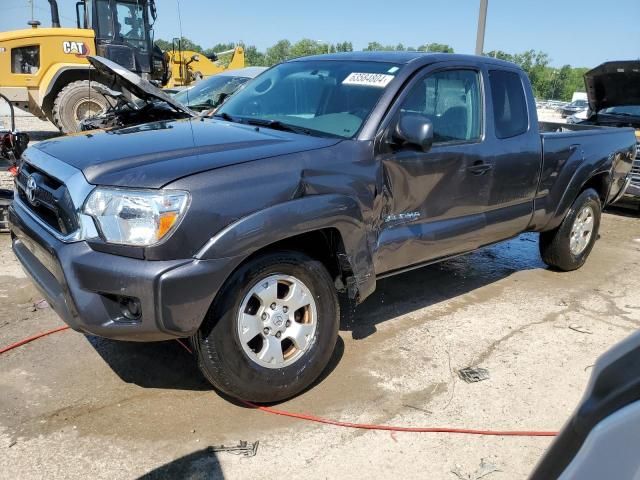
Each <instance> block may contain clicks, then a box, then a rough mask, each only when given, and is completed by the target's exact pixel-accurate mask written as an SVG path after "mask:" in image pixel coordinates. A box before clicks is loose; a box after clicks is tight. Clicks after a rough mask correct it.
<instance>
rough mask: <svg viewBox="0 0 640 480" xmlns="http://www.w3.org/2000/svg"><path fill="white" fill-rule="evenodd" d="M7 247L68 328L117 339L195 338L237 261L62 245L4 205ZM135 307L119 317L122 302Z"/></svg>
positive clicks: (21, 211) (15, 207) (22, 213)
mask: <svg viewBox="0 0 640 480" xmlns="http://www.w3.org/2000/svg"><path fill="white" fill-rule="evenodd" d="M9 223H10V227H11V236H12V248H13V251H14V253H15V254H16V256H17V257H18V260H20V263H21V264H22V266H23V268H24V270H25V271H26V273H27V274H28V275H29V276H30V277H31V279H32V280H33V282H34V283H35V285H36V287H37V288H38V290H40V292H41V293H42V294H43V295H44V297H45V298H46V300H47V301H48V302H49V304H50V305H51V307H52V308H53V310H54V311H55V312H56V313H57V314H58V315H59V316H60V317H61V318H62V319H63V320H64V321H65V323H67V324H68V325H69V326H70V327H71V328H73V329H74V330H77V331H81V332H86V333H90V334H94V335H99V336H102V337H108V338H113V339H118V340H132V341H156V340H167V339H172V338H178V337H186V336H190V335H192V334H194V333H195V332H196V331H197V329H198V328H199V327H200V324H201V323H202V320H203V319H204V317H205V315H206V314H207V311H208V309H209V306H210V305H211V303H212V302H213V299H214V297H215V295H216V293H217V291H218V290H219V289H220V287H221V286H222V284H223V282H224V281H225V280H226V278H227V277H228V276H229V274H230V273H231V271H232V270H233V268H235V266H236V265H237V264H238V263H239V259H235V258H222V259H215V260H195V259H191V258H190V259H184V260H169V261H148V260H140V259H135V258H129V257H123V256H118V255H112V254H108V253H102V252H97V251H94V250H92V249H91V247H90V246H89V245H88V244H87V243H86V242H84V241H77V242H72V243H64V242H62V241H60V240H59V239H57V238H55V237H54V236H53V235H52V234H51V233H49V232H48V231H47V230H45V229H44V228H43V227H42V226H41V225H40V224H39V223H37V222H36V221H35V220H34V219H33V218H32V217H31V216H30V214H29V213H28V212H26V211H24V207H21V206H20V205H19V204H17V203H14V204H13V205H12V206H11V207H10V208H9ZM123 298H134V299H137V300H138V301H139V302H140V307H141V308H140V311H141V315H140V316H139V318H136V319H135V320H130V319H128V318H126V317H125V315H124V314H123V312H122V306H121V301H120V300H121V299H123Z"/></svg>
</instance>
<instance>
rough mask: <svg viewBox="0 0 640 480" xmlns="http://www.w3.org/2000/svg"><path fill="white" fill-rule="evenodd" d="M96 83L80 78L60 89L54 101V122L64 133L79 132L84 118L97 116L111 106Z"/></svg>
mask: <svg viewBox="0 0 640 480" xmlns="http://www.w3.org/2000/svg"><path fill="white" fill-rule="evenodd" d="M95 85H96V82H89V80H79V81H77V82H71V83H70V84H69V85H67V86H65V87H64V88H63V89H62V90H60V92H59V93H58V96H57V97H56V99H55V101H54V102H53V123H55V125H56V126H57V127H58V128H59V129H60V130H61V131H62V132H63V133H74V132H78V131H79V130H80V122H81V121H82V120H84V119H86V118H91V117H95V116H96V115H99V114H101V113H103V112H104V111H106V110H107V108H108V107H109V106H110V104H109V102H108V101H107V99H106V98H105V97H104V95H102V94H101V93H100V92H98V90H96V88H95Z"/></svg>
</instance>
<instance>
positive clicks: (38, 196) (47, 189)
mask: <svg viewBox="0 0 640 480" xmlns="http://www.w3.org/2000/svg"><path fill="white" fill-rule="evenodd" d="M30 177H32V178H33V179H34V180H35V184H36V188H35V189H33V191H32V198H31V199H29V196H28V195H27V183H28V181H29V178H30ZM16 190H17V192H18V195H19V197H20V200H22V202H23V203H24V204H25V205H26V206H27V208H29V209H30V210H31V211H32V212H33V213H34V214H35V215H36V216H37V217H38V218H39V219H40V220H42V221H43V222H44V223H45V224H47V225H48V226H49V227H51V228H52V229H53V230H55V231H56V232H58V233H60V234H62V235H65V236H66V235H70V234H72V233H74V232H75V231H76V230H78V228H79V223H78V217H77V215H76V213H75V208H74V206H73V201H72V200H71V196H70V195H69V191H68V190H67V187H66V186H65V185H64V184H63V183H62V182H60V181H59V180H57V179H55V178H53V177H51V176H50V175H47V174H46V173H45V172H43V171H42V170H38V169H37V168H35V167H34V166H33V165H30V164H29V163H27V162H23V163H22V165H21V166H20V170H19V173H18V176H17V178H16Z"/></svg>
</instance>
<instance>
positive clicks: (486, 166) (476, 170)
mask: <svg viewBox="0 0 640 480" xmlns="http://www.w3.org/2000/svg"><path fill="white" fill-rule="evenodd" d="M492 168H493V165H491V164H490V163H485V162H483V161H482V160H476V161H475V162H473V165H471V166H470V167H469V168H467V170H469V171H470V172H471V173H472V174H473V175H484V174H485V173H487V172H488V171H489V170H491V169H492Z"/></svg>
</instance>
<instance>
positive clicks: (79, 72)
mask: <svg viewBox="0 0 640 480" xmlns="http://www.w3.org/2000/svg"><path fill="white" fill-rule="evenodd" d="M47 77H48V78H44V79H43V82H42V84H41V88H40V98H41V99H42V102H41V103H42V105H41V109H42V111H43V112H44V114H45V115H46V116H47V117H48V118H49V119H50V120H53V104H54V102H55V99H56V97H57V96H58V94H59V93H60V91H61V90H62V89H63V88H64V87H66V86H67V85H69V84H70V83H73V82H77V81H80V80H94V81H96V82H99V83H104V84H106V83H107V81H106V80H105V79H104V77H103V76H101V75H100V74H99V73H98V72H96V71H95V69H94V68H93V67H91V66H89V65H77V64H71V65H59V66H58V67H57V68H52V69H50V71H49V72H47Z"/></svg>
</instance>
